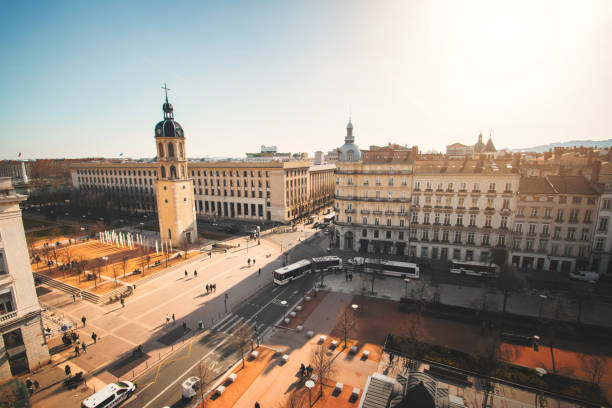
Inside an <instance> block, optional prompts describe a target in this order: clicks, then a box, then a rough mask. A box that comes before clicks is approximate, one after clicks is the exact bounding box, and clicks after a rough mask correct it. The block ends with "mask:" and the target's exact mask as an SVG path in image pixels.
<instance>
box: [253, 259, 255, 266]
mask: <svg viewBox="0 0 612 408" xmlns="http://www.w3.org/2000/svg"><path fill="white" fill-rule="evenodd" d="M253 266H255V258H253Z"/></svg>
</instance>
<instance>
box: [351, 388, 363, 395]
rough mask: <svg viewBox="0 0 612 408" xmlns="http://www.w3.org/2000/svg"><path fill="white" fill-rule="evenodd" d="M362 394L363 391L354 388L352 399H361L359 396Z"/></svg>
mask: <svg viewBox="0 0 612 408" xmlns="http://www.w3.org/2000/svg"><path fill="white" fill-rule="evenodd" d="M360 393H361V390H360V389H359V388H358V387H354V388H353V392H351V397H355V398H357V397H359V394H360Z"/></svg>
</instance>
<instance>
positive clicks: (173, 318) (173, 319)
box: [172, 313, 176, 324]
mask: <svg viewBox="0 0 612 408" xmlns="http://www.w3.org/2000/svg"><path fill="white" fill-rule="evenodd" d="M174 323H176V318H175V317H174V313H172V324H174Z"/></svg>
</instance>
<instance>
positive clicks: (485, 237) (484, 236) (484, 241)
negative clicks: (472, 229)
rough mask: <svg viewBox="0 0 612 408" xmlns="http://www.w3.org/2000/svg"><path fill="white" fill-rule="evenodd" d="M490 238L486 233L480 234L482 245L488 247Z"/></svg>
mask: <svg viewBox="0 0 612 408" xmlns="http://www.w3.org/2000/svg"><path fill="white" fill-rule="evenodd" d="M489 240H490V236H489V234H488V233H484V234H482V245H489Z"/></svg>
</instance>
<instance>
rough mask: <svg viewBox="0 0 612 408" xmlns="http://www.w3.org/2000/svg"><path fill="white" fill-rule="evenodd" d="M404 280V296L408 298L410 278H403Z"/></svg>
mask: <svg viewBox="0 0 612 408" xmlns="http://www.w3.org/2000/svg"><path fill="white" fill-rule="evenodd" d="M404 282H406V296H404V297H405V298H408V284H409V283H410V278H406V279H404Z"/></svg>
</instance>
